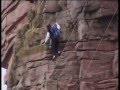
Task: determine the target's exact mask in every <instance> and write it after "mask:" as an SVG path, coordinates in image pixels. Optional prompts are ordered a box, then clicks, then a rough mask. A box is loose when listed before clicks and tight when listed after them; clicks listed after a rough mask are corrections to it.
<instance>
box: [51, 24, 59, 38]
mask: <svg viewBox="0 0 120 90" xmlns="http://www.w3.org/2000/svg"><path fill="white" fill-rule="evenodd" d="M51 32H52V35H53V38H54V39H58V38H60V30H59V29H58V28H57V25H56V24H55V25H54V26H53V27H51Z"/></svg>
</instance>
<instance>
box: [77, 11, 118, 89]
mask: <svg viewBox="0 0 120 90" xmlns="http://www.w3.org/2000/svg"><path fill="white" fill-rule="evenodd" d="M116 11H117V9H116V10H115V12H114V14H113V16H112V18H111V20H110V22H109V23H108V26H107V28H106V30H105V32H106V31H107V30H108V27H109V26H110V24H111V22H112V20H113V18H114V16H115V13H116ZM105 32H104V34H105ZM104 34H103V36H102V38H101V40H100V42H99V44H98V46H97V48H96V51H95V53H94V55H93V57H92V59H91V60H90V63H89V64H88V67H87V70H88V69H89V68H90V65H91V64H92V61H93V59H94V57H95V55H96V52H97V49H98V48H99V46H100V44H101V42H102V40H103V37H104ZM82 56H83V55H82ZM87 70H86V72H85V74H86V73H87ZM85 74H84V75H83V77H81V80H82V79H83V78H84V77H85ZM79 84H80V83H79ZM78 88H79V85H78Z"/></svg>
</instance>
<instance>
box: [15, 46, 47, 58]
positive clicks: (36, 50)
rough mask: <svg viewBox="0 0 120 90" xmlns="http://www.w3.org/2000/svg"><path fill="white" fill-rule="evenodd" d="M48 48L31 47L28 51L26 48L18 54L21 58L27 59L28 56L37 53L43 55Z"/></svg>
mask: <svg viewBox="0 0 120 90" xmlns="http://www.w3.org/2000/svg"><path fill="white" fill-rule="evenodd" d="M47 48H48V47H47V46H46V45H38V46H34V47H30V48H28V49H26V48H25V47H23V48H21V49H20V51H19V52H18V53H17V54H16V55H17V56H18V57H19V58H20V57H25V56H28V55H32V54H35V53H40V52H41V53H42V52H43V51H45V50H46V49H47Z"/></svg>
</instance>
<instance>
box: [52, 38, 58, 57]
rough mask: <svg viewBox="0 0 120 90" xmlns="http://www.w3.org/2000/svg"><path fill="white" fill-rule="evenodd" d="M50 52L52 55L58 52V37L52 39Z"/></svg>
mask: <svg viewBox="0 0 120 90" xmlns="http://www.w3.org/2000/svg"><path fill="white" fill-rule="evenodd" d="M51 46H52V53H53V54H54V55H57V54H58V47H59V39H54V40H52V45H51Z"/></svg>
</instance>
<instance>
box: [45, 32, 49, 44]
mask: <svg viewBox="0 0 120 90" xmlns="http://www.w3.org/2000/svg"><path fill="white" fill-rule="evenodd" d="M49 38H50V34H49V32H47V34H46V38H45V43H46V42H47V41H48V39H49Z"/></svg>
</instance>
